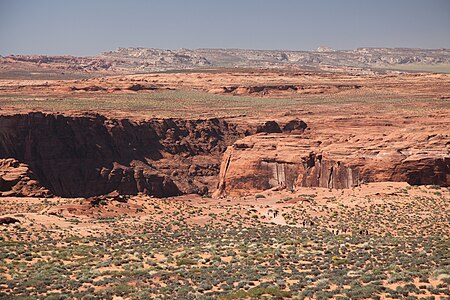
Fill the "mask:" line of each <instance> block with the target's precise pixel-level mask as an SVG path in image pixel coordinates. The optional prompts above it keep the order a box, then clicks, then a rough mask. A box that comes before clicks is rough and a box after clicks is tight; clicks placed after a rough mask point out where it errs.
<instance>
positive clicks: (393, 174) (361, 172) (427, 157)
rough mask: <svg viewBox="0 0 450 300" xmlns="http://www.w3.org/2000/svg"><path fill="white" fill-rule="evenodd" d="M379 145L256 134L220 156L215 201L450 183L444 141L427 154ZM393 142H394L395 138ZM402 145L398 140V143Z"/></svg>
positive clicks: (411, 146) (449, 163)
mask: <svg viewBox="0 0 450 300" xmlns="http://www.w3.org/2000/svg"><path fill="white" fill-rule="evenodd" d="M391 138H393V137H390V136H387V137H386V141H387V142H386V144H385V145H384V146H383V148H384V149H386V150H383V151H380V150H379V147H378V145H377V146H375V145H370V144H367V143H364V144H350V143H348V142H346V141H343V142H342V143H337V142H336V143H327V144H325V143H322V142H321V141H320V140H317V139H314V138H312V137H311V136H308V135H300V134H286V133H282V134H265V133H261V134H257V135H253V136H249V137H245V138H243V139H241V140H238V141H237V142H236V143H235V144H234V145H232V146H230V147H228V149H227V151H226V152H225V153H224V156H223V159H222V164H221V169H220V178H219V183H218V185H217V189H216V191H215V192H214V196H215V197H219V196H224V195H230V196H239V195H244V194H252V193H256V192H261V191H263V190H266V189H270V188H275V187H278V188H287V189H290V190H293V189H295V188H296V187H325V188H351V187H355V186H358V185H360V184H361V183H367V182H375V181H403V182H408V183H409V184H415V185H417V184H437V185H441V186H448V185H449V182H450V155H449V154H448V150H447V149H446V143H447V142H448V137H444V136H442V137H440V139H435V140H434V141H433V145H429V148H430V150H427V151H425V150H423V149H416V148H414V146H415V145H419V146H420V144H421V143H423V142H426V137H425V138H424V139H420V136H418V137H417V141H414V140H410V141H409V144H406V143H404V142H403V144H402V145H401V146H400V145H399V146H397V145H395V144H392V143H391V144H389V142H388V141H389V140H390V139H391ZM395 139H397V138H395ZM399 140H400V139H399Z"/></svg>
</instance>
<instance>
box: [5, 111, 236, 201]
mask: <svg viewBox="0 0 450 300" xmlns="http://www.w3.org/2000/svg"><path fill="white" fill-rule="evenodd" d="M239 135H240V133H239V132H238V131H237V129H236V127H235V126H232V125H229V124H228V123H227V122H225V121H223V120H220V119H208V120H181V119H152V120H149V121H145V122H144V121H143V122H133V121H131V120H127V119H122V120H117V119H108V118H105V117H103V116H101V115H84V116H65V115H53V114H43V113H29V114H17V115H9V116H0V159H2V160H3V161H5V159H14V161H15V162H16V166H17V167H19V165H20V167H21V168H22V169H23V167H24V166H26V167H27V170H28V169H29V173H30V174H32V176H33V180H36V181H37V182H39V187H40V188H41V187H43V188H44V189H47V190H48V191H50V192H51V193H52V194H54V195H58V196H64V197H89V196H93V195H101V194H105V193H109V192H111V191H114V190H117V191H118V192H119V193H122V194H137V193H145V194H148V195H154V196H157V197H165V196H173V195H178V194H181V193H207V192H208V190H209V189H211V188H213V187H214V186H215V183H216V181H217V174H218V172H219V163H220V155H221V153H222V152H223V151H224V150H225V149H226V147H227V146H228V145H230V144H232V143H233V142H234V141H235V140H236V139H237V137H238V136H239ZM5 165H6V164H5ZM8 168H9V170H13V169H14V165H11V164H9V165H8ZM27 172H28V171H27ZM8 173H9V174H12V173H11V171H9V172H8ZM15 173H16V174H18V175H17V176H16V177H17V178H15V179H14V178H10V179H9V182H7V179H5V178H3V177H2V178H3V179H2V181H0V190H1V186H3V190H5V191H6V190H7V189H8V187H9V190H11V189H12V186H13V185H15V184H17V183H18V182H19V181H22V182H23V180H24V178H25V179H26V176H25V175H20V174H21V173H20V172H15ZM19 173H20V174H19ZM14 182H16V183H15V184H14ZM19 190H21V189H18V190H17V191H18V192H17V195H22V194H23V193H21V192H20V191H19ZM5 191H3V192H5ZM25 194H27V193H26V192H25ZM28 194H29V193H28Z"/></svg>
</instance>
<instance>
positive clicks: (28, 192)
mask: <svg viewBox="0 0 450 300" xmlns="http://www.w3.org/2000/svg"><path fill="white" fill-rule="evenodd" d="M50 195H51V193H50V192H49V190H48V189H46V188H44V187H43V186H42V185H41V184H40V183H39V181H38V180H37V178H36V176H35V175H34V174H33V172H32V171H31V170H30V167H29V166H28V165H27V164H24V163H21V162H19V161H18V160H16V159H14V158H6V159H0V196H15V197H23V196H27V197H48V196H50Z"/></svg>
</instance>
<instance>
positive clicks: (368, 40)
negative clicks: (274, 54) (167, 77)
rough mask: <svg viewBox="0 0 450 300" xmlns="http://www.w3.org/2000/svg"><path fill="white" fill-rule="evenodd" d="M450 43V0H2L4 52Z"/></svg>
mask: <svg viewBox="0 0 450 300" xmlns="http://www.w3.org/2000/svg"><path fill="white" fill-rule="evenodd" d="M321 45H325V46H329V47H332V48H335V49H353V48H357V47H420V48H450V0H420V1H419V0H371V1H369V0H309V1H302V0H270V1H269V0H222V1H218V0H160V1H156V0H155V1H151V0H147V1H144V0H128V1H127V0H123V1H117V0H108V1H106V0H76V1H75V0H72V1H70V0H39V1H38V0H0V54H1V55H9V54H49V55H62V54H72V55H94V54H97V53H99V52H101V51H106V50H112V49H115V48H117V47H154V48H164V49H176V48H182V47H184V48H246V49H291V50H310V49H314V48H317V47H318V46H321Z"/></svg>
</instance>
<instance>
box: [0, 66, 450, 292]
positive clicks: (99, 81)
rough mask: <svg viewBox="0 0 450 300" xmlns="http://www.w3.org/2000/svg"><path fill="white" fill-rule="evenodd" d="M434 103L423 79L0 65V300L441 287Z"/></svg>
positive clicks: (442, 141)
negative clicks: (108, 72) (60, 72)
mask: <svg viewBox="0 0 450 300" xmlns="http://www.w3.org/2000/svg"><path fill="white" fill-rule="evenodd" d="M449 101H450V75H446V74H431V73H414V74H409V73H399V72H388V73H380V74H378V73H373V74H354V73H351V72H346V73H342V72H340V73H336V72H326V71H318V70H302V69H298V70H273V69H270V70H269V69H204V70H197V71H183V72H160V73H151V74H134V75H121V76H105V77H91V78H84V79H53V80H49V79H42V80H40V79H33V80H24V79H20V78H14V77H13V76H10V77H7V76H4V77H3V79H0V115H1V116H0V158H1V160H2V162H1V163H0V166H1V168H0V179H1V180H0V187H1V189H0V194H1V195H2V197H0V207H1V212H0V215H1V216H0V223H3V224H0V256H1V257H0V299H12V298H13V299H72V298H76V299H245V298H257V299H291V298H292V299H449V298H450V250H449V249H450V242H449V241H450V240H449V238H450V189H449V181H450V172H449V162H450V149H449V147H450V137H449V134H450V118H449V116H450V102H449ZM37 112H39V113H37ZM186 120H191V121H189V122H188V121H186ZM300 120H301V121H303V122H304V124H305V126H304V125H303V123H300ZM271 121H273V123H270V122H271ZM292 121H295V122H293V123H292ZM268 122H269V123H268ZM274 124H276V125H274ZM288 124H291V125H292V126H294V127H295V128H294V127H293V128H290V127H289V126H288ZM148 128H150V129H148ZM119 129H120V130H122V131H120V132H121V134H117V133H116V131H115V130H119ZM147 129H148V130H150V131H146V130H147ZM149 132H150V133H149ZM115 134H117V135H115ZM140 134H141V135H140ZM142 135H144V138H141V137H140V136H142ZM111 137H112V138H111ZM97 138H98V139H97ZM141 139H142V140H141ZM149 140H151V141H152V142H148V141H149ZM154 140H155V142H153V141H154ZM64 145H70V147H69V146H67V147H68V148H67V147H65V146H64ZM77 145H78V146H77ZM139 147H142V148H145V149H141V148H139ZM152 147H155V149H157V151H148V149H149V148H152ZM152 149H153V148H152ZM136 152H138V153H137V154H136ZM79 153H83V154H82V155H81V154H79ZM63 154H64V159H61V157H60V156H61V155H63ZM100 154H102V155H109V156H108V160H104V161H102V162H101V163H100V164H98V165H97V164H96V163H93V162H94V161H99V160H101V159H100V158H99V155H100ZM80 155H81V156H80ZM57 156H59V157H57ZM11 157H14V159H16V160H17V161H11V160H8V161H6V159H7V158H11ZM319 157H320V158H319ZM227 159H228V160H227ZM309 164H313V165H309ZM117 174H119V175H117ZM130 174H131V175H130ZM317 174H319V175H317ZM355 174H356V175H355ZM69 175H70V176H72V175H73V176H78V177H70V176H69ZM68 176H69V177H68ZM117 176H118V177H117ZM315 176H319V177H320V178H322V179H318V178H317V177H315ZM117 178H119V179H117ZM325 178H326V180H325ZM323 180H325V181H323ZM342 187H345V188H342ZM74 189H75V190H76V189H78V190H79V191H80V192H79V194H77V193H76V191H75V192H74ZM113 190H117V191H119V192H116V191H113ZM96 191H97V195H94V194H95V193H96ZM121 191H122V192H121ZM217 191H218V192H217ZM156 193H159V194H158V196H164V197H162V198H158V197H155V195H156ZM124 194H129V195H124ZM7 223H9V224H7Z"/></svg>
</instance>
